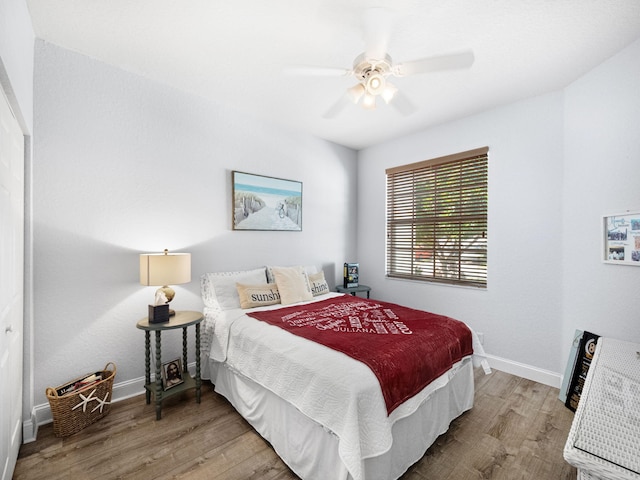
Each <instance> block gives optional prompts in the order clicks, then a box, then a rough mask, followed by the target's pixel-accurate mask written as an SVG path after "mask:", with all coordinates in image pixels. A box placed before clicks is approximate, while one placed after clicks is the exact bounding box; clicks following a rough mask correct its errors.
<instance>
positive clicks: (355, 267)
mask: <svg viewBox="0 0 640 480" xmlns="http://www.w3.org/2000/svg"><path fill="white" fill-rule="evenodd" d="M359 269H360V264H358V263H345V264H344V288H349V287H357V286H358V275H359V274H358V271H359Z"/></svg>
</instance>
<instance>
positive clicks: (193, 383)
mask: <svg viewBox="0 0 640 480" xmlns="http://www.w3.org/2000/svg"><path fill="white" fill-rule="evenodd" d="M203 319H204V316H203V315H202V313H200V312H192V311H182V312H179V311H177V312H176V314H175V315H174V316H172V317H170V319H169V321H168V322H163V323H149V318H148V317H145V318H143V319H141V320H140V321H139V322H138V324H137V325H136V327H138V328H139V329H140V330H144V337H145V343H144V350H145V376H144V378H145V385H144V388H145V389H146V394H147V404H149V403H151V393H153V396H154V398H155V402H156V420H160V418H161V417H162V400H164V399H165V398H168V397H172V396H173V395H177V394H179V393H182V392H184V391H185V390H189V389H190V388H195V389H196V402H198V403H200V389H201V386H202V381H201V379H200V322H202V320H203ZM191 325H195V327H196V375H195V377H191V375H189V372H188V371H187V327H190V326H191ZM176 328H182V358H183V361H182V365H183V372H182V378H183V380H184V382H183V383H181V384H179V385H176V386H175V387H171V388H170V389H169V390H163V388H162V373H161V367H162V342H161V339H160V337H161V335H162V332H163V331H165V330H173V329H176ZM151 332H156V376H155V381H154V382H152V381H151Z"/></svg>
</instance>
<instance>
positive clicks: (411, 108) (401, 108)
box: [389, 91, 418, 117]
mask: <svg viewBox="0 0 640 480" xmlns="http://www.w3.org/2000/svg"><path fill="white" fill-rule="evenodd" d="M389 103H390V104H391V106H392V107H393V108H395V109H396V110H397V111H398V112H400V114H401V115H404V116H405V117H407V116H409V115H411V114H412V113H415V112H416V110H418V108H417V107H416V106H415V105H414V104H413V102H412V101H411V100H409V98H408V97H407V96H406V95H404V94H403V93H402V92H399V91H398V92H396V93H395V95H394V96H393V99H392V100H391V101H390V102H389Z"/></svg>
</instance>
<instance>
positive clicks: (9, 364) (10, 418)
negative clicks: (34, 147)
mask: <svg viewBox="0 0 640 480" xmlns="http://www.w3.org/2000/svg"><path fill="white" fill-rule="evenodd" d="M23 279H24V137H23V135H22V131H21V129H20V126H19V125H18V122H17V120H16V119H15V117H14V116H13V113H12V111H11V108H10V107H9V102H8V101H7V98H6V96H5V94H4V92H3V91H2V88H0V455H1V457H0V458H1V459H2V464H0V473H2V477H1V478H2V479H3V480H9V479H11V477H12V476H13V470H14V468H15V464H16V459H17V457H18V450H19V449H20V444H21V443H22V348H23V347H22V331H23V311H24V285H23Z"/></svg>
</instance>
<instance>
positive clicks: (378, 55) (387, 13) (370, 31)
mask: <svg viewBox="0 0 640 480" xmlns="http://www.w3.org/2000/svg"><path fill="white" fill-rule="evenodd" d="M392 15H393V12H392V11H391V10H389V9H388V8H382V7H372V8H367V9H366V10H365V11H364V15H363V18H362V29H363V38H364V53H365V57H366V58H368V59H376V60H382V59H384V58H385V55H386V54H387V49H388V47H389V38H390V37H391V26H392Z"/></svg>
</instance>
